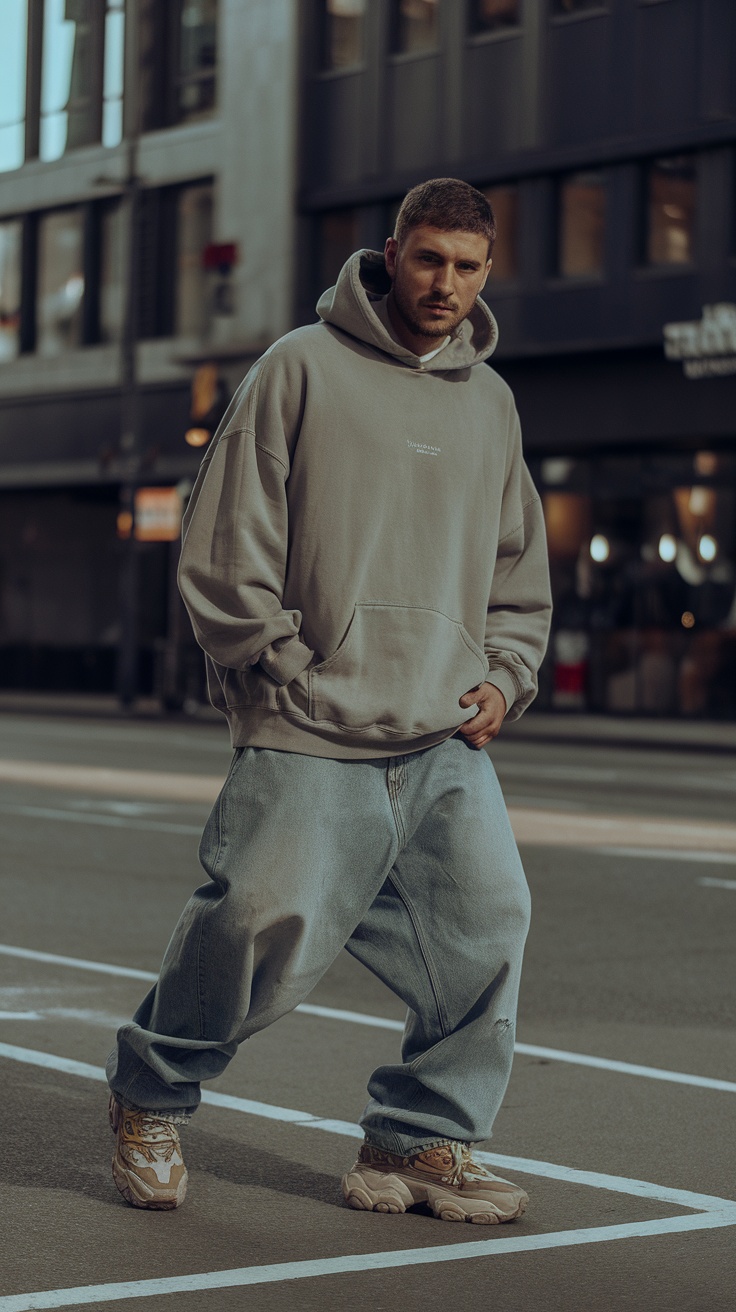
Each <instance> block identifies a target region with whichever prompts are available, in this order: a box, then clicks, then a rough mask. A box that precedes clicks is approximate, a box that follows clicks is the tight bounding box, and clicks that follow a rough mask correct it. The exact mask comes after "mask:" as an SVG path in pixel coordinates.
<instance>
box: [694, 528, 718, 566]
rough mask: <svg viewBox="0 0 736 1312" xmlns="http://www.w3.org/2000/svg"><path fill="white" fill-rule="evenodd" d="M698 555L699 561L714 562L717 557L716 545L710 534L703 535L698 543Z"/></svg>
mask: <svg viewBox="0 0 736 1312" xmlns="http://www.w3.org/2000/svg"><path fill="white" fill-rule="evenodd" d="M698 555H699V556H700V559H701V560H708V561H710V560H715V558H716V556H717V555H718V543H717V542H716V540H715V538H714V537H712V536H711V534H710V533H704V534H703V536H702V537H701V539H700V541H699V542H698Z"/></svg>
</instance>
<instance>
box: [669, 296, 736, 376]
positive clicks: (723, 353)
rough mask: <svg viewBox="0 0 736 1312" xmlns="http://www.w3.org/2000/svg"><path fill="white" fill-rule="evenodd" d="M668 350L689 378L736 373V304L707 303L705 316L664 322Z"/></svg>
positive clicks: (704, 311)
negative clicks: (679, 361) (678, 321)
mask: <svg viewBox="0 0 736 1312" xmlns="http://www.w3.org/2000/svg"><path fill="white" fill-rule="evenodd" d="M663 331H664V353H665V355H666V356H667V359H668V360H682V371H683V373H684V375H685V377H686V378H719V377H722V376H723V375H724V374H736V305H733V304H731V303H730V302H728V301H724V302H722V303H721V304H720V305H704V306H703V317H702V319H693V320H690V321H689V322H686V323H666V324H665V325H664V330H663Z"/></svg>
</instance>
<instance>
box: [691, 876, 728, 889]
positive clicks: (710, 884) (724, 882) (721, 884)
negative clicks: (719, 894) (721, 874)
mask: <svg viewBox="0 0 736 1312" xmlns="http://www.w3.org/2000/svg"><path fill="white" fill-rule="evenodd" d="M698 883H699V884H704V885H705V887H706V888H736V879H707V878H706V877H705V876H704V877H703V878H702V879H699V880H698Z"/></svg>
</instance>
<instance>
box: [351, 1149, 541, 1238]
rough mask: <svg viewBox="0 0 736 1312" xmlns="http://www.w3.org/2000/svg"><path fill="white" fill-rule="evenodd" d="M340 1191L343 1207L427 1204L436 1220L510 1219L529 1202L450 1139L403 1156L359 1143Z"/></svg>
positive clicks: (362, 1208)
mask: <svg viewBox="0 0 736 1312" xmlns="http://www.w3.org/2000/svg"><path fill="white" fill-rule="evenodd" d="M342 1191H343V1194H344V1195H345V1201H346V1202H347V1204H348V1207H355V1208H357V1209H358V1210H359V1211H365V1212H405V1211H406V1209H407V1207H411V1206H412V1204H413V1203H427V1204H428V1205H429V1207H431V1209H432V1212H433V1214H434V1215H435V1216H436V1217H437V1218H438V1219H439V1220H440V1221H472V1222H474V1223H475V1224H476V1225H497V1224H498V1222H499V1221H513V1220H514V1218H515V1217H517V1216H521V1214H522V1212H523V1211H524V1209H525V1207H526V1205H527V1203H528V1201H529V1199H528V1196H527V1195H526V1194H525V1193H524V1190H523V1189H521V1188H520V1187H519V1186H518V1185H516V1184H511V1183H510V1182H509V1181H508V1180H501V1179H499V1177H498V1176H497V1175H492V1174H491V1172H490V1171H488V1170H486V1168H485V1166H481V1165H479V1163H478V1162H474V1161H473V1159H472V1157H471V1155H470V1149H469V1147H468V1145H467V1144H466V1143H459V1142H456V1141H455V1142H449V1143H442V1144H439V1145H437V1146H436V1147H435V1148H426V1149H425V1150H424V1152H415V1153H412V1152H410V1153H408V1154H407V1155H406V1156H402V1155H401V1154H399V1153H389V1152H386V1150H385V1149H383V1148H377V1147H374V1145H373V1144H369V1143H364V1144H363V1147H362V1148H361V1150H360V1153H359V1154H358V1160H357V1162H356V1163H355V1166H354V1167H353V1168H352V1170H351V1171H348V1173H347V1175H346V1176H344V1177H343V1182H342Z"/></svg>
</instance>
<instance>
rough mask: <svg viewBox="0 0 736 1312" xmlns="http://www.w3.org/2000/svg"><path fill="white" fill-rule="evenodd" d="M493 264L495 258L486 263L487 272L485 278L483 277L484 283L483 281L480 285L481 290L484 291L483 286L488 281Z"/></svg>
mask: <svg viewBox="0 0 736 1312" xmlns="http://www.w3.org/2000/svg"><path fill="white" fill-rule="evenodd" d="M492 264H493V260H489V261H488V263H487V264H486V272H485V276H484V278H483V281H482V283H481V285H480V291H483V288H484V287H485V285H486V283H487V282H488V275H489V273H490V272H491V265H492Z"/></svg>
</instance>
